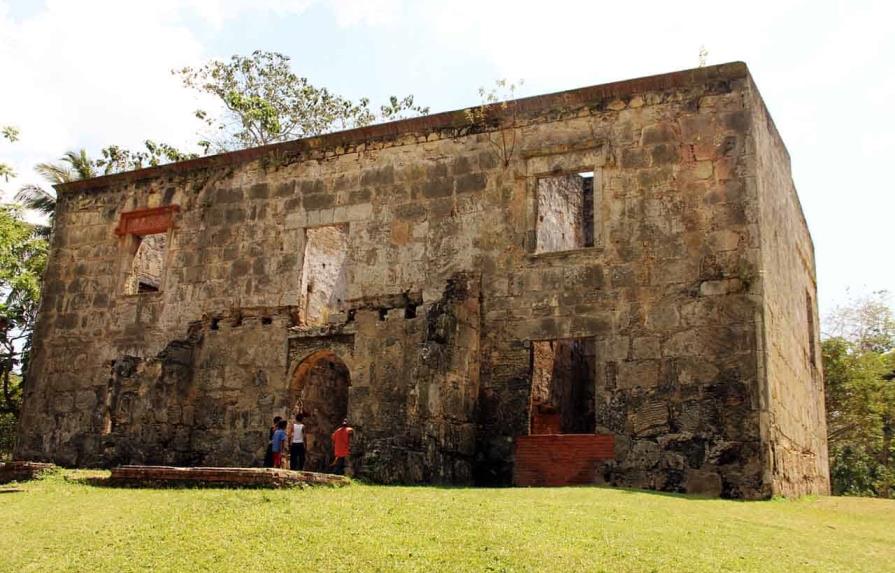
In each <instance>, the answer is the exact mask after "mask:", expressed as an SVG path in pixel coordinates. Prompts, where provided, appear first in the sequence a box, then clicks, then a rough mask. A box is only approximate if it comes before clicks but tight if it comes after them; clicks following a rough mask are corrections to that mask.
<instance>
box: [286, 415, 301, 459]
mask: <svg viewBox="0 0 895 573" xmlns="http://www.w3.org/2000/svg"><path fill="white" fill-rule="evenodd" d="M301 421H302V415H301V414H296V415H295V423H293V424H292V438H291V440H290V442H289V469H290V470H293V471H301V470H303V469H304V467H305V425H304V424H302V423H301Z"/></svg>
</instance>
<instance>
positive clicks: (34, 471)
mask: <svg viewBox="0 0 895 573" xmlns="http://www.w3.org/2000/svg"><path fill="white" fill-rule="evenodd" d="M55 469H58V467H57V466H56V465H55V464H46V463H41V462H23V461H15V462H6V463H0V483H8V482H11V481H27V480H30V479H34V478H36V477H38V476H39V475H40V474H42V473H44V472H49V471H53V470H55Z"/></svg>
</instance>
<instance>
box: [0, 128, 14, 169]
mask: <svg viewBox="0 0 895 573" xmlns="http://www.w3.org/2000/svg"><path fill="white" fill-rule="evenodd" d="M0 136H2V137H3V139H5V140H7V141H9V142H10V143H12V142H14V141H17V140H18V139H19V130H18V129H16V128H14V127H12V126H10V125H7V126H4V127H0ZM0 177H2V178H3V180H4V181H9V178H10V177H15V172H14V171H13V170H12V166H11V165H9V164H7V163H3V162H2V161H0Z"/></svg>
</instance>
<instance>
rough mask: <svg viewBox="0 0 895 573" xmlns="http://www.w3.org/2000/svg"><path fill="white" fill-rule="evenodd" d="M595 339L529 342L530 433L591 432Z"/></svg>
mask: <svg viewBox="0 0 895 573" xmlns="http://www.w3.org/2000/svg"><path fill="white" fill-rule="evenodd" d="M595 355H596V341H595V339H593V338H569V339H559V340H538V341H533V342H532V343H531V405H530V407H531V415H530V428H529V429H530V433H532V434H592V433H593V432H594V429H595V425H596V414H595V409H594V392H595V382H596V381H595V374H596V363H595Z"/></svg>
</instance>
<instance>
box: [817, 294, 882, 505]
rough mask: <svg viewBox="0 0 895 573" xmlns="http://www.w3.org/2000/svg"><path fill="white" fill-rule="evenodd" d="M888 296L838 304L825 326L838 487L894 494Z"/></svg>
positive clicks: (831, 442) (855, 491)
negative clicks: (838, 306)
mask: <svg viewBox="0 0 895 573" xmlns="http://www.w3.org/2000/svg"><path fill="white" fill-rule="evenodd" d="M886 296H887V295H886V293H885V292H877V293H873V294H872V295H871V296H868V297H862V298H860V299H858V300H856V301H854V302H852V303H851V304H849V305H846V306H843V307H840V308H837V309H836V310H835V311H834V312H833V313H832V314H831V316H830V318H829V319H828V324H829V326H828V327H827V328H825V331H826V332H825V336H826V338H825V340H824V341H823V343H822V346H821V349H822V356H823V363H824V379H825V383H826V409H827V431H828V441H829V449H830V466H831V467H830V474H831V477H832V482H833V491H834V493H838V494H853V495H878V496H880V497H891V496H892V495H893V488H895V320H893V312H892V309H891V307H890V306H889V305H888V304H887V300H886Z"/></svg>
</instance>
